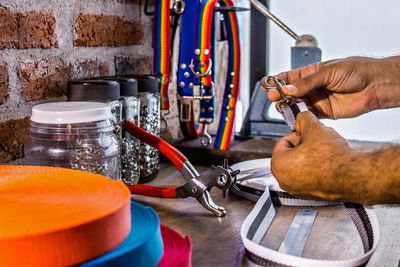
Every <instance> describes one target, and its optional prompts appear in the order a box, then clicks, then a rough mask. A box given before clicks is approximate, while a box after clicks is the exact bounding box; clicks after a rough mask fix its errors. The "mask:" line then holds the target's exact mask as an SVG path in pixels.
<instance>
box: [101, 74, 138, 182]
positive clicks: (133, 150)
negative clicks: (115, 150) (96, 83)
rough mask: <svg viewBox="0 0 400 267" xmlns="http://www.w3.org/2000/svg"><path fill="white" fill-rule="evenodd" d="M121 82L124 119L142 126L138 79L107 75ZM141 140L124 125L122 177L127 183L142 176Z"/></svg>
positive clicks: (110, 78) (136, 180)
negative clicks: (140, 161)
mask: <svg viewBox="0 0 400 267" xmlns="http://www.w3.org/2000/svg"><path fill="white" fill-rule="evenodd" d="M104 79H107V80H113V81H116V82H118V83H119V88H120V94H121V97H120V101H121V104H122V121H123V122H125V120H128V121H130V122H132V123H134V124H135V125H137V126H139V127H140V100H139V98H138V89H137V81H136V79H134V78H123V77H106V78H104ZM139 150H140V140H139V139H136V138H135V137H133V136H131V135H130V134H129V133H128V132H126V131H125V129H124V127H122V140H121V179H122V181H124V183H125V184H127V185H133V184H137V183H138V182H139V177H140V165H139Z"/></svg>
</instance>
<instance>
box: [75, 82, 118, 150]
mask: <svg viewBox="0 0 400 267" xmlns="http://www.w3.org/2000/svg"><path fill="white" fill-rule="evenodd" d="M67 98H68V100H69V101H87V102H102V103H105V104H108V105H109V106H110V109H111V113H112V118H111V121H112V124H113V128H114V133H115V135H116V136H117V138H118V142H119V144H121V140H122V128H121V127H122V104H121V101H120V87H119V83H118V82H116V81H107V80H70V81H68V86H67Z"/></svg>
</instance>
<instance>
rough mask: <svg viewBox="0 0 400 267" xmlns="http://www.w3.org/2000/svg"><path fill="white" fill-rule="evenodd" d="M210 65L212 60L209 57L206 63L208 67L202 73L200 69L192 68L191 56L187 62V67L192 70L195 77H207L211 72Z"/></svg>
mask: <svg viewBox="0 0 400 267" xmlns="http://www.w3.org/2000/svg"><path fill="white" fill-rule="evenodd" d="M211 67H212V60H211V59H209V64H208V68H207V70H206V71H205V72H204V73H201V72H200V71H195V70H194V62H193V58H192V60H191V61H190V64H189V68H190V70H191V71H192V73H193V75H194V76H196V77H197V78H201V77H207V76H209V75H210V74H211Z"/></svg>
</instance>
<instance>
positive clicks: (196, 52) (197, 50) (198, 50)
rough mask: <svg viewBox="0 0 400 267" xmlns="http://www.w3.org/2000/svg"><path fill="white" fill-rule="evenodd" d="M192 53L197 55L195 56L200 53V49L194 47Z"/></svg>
mask: <svg viewBox="0 0 400 267" xmlns="http://www.w3.org/2000/svg"><path fill="white" fill-rule="evenodd" d="M194 54H195V55H197V56H198V55H200V49H198V48H196V49H195V50H194Z"/></svg>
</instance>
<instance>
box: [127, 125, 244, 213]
mask: <svg viewBox="0 0 400 267" xmlns="http://www.w3.org/2000/svg"><path fill="white" fill-rule="evenodd" d="M125 130H126V131H127V132H128V133H130V134H131V135H132V136H134V137H136V138H137V139H139V140H140V141H142V142H145V143H146V144H149V145H150V146H152V147H154V148H156V149H158V150H159V151H160V152H161V153H163V154H164V155H165V156H166V157H167V158H168V159H169V160H170V161H171V162H172V163H173V164H174V165H175V166H176V167H177V168H178V170H179V171H180V173H181V174H182V176H183V178H184V179H185V181H186V183H185V184H184V185H182V186H179V187H174V188H162V187H156V186H150V185H141V184H137V185H130V186H128V188H129V190H130V191H131V193H132V194H139V195H145V196H150V197H160V198H187V197H194V198H196V199H197V201H198V202H199V203H200V204H201V205H202V206H203V207H204V208H206V209H207V210H209V211H211V212H212V213H214V214H215V215H216V216H218V217H221V216H225V215H226V210H225V208H224V207H221V206H218V205H216V204H215V203H214V201H213V200H212V198H211V195H210V191H211V189H212V187H213V186H215V187H217V188H219V189H220V190H223V191H224V192H225V191H226V190H228V189H229V188H230V187H231V185H232V183H233V182H234V181H233V179H234V178H232V177H236V175H237V174H238V173H239V171H238V170H236V171H233V170H232V169H231V168H229V166H228V163H227V160H225V161H224V165H223V166H217V167H215V166H212V171H211V172H210V173H208V174H205V175H200V174H199V173H198V172H197V170H196V169H195V168H194V167H193V165H192V164H191V163H190V162H189V160H188V159H187V158H186V157H185V156H184V155H183V154H182V153H181V152H179V151H178V150H177V149H176V148H175V147H173V146H172V145H170V144H168V143H167V142H165V141H164V140H162V139H160V138H159V137H157V136H155V135H152V134H150V133H148V132H146V131H144V130H142V129H141V128H139V127H138V126H136V125H135V124H133V123H132V122H130V121H126V122H125Z"/></svg>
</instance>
